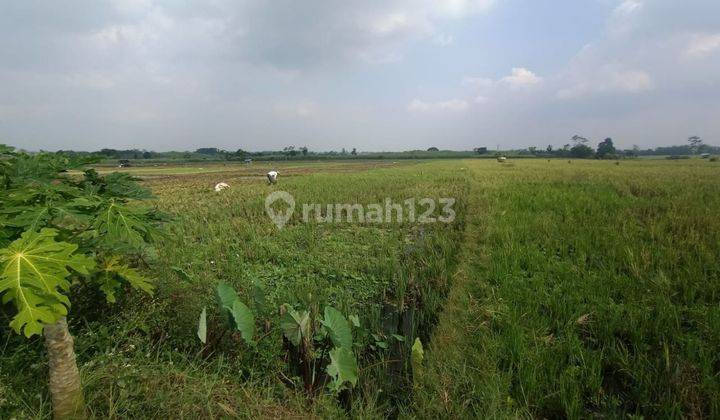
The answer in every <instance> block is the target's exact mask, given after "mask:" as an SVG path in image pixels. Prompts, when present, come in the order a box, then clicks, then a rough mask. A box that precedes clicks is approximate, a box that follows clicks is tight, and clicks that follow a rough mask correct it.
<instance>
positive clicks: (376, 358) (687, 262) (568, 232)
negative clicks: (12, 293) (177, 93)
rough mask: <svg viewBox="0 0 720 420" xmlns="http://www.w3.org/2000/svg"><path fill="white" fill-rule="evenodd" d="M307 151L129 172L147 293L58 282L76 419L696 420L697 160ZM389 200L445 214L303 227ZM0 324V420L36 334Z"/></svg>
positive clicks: (702, 325) (718, 243) (23, 400)
mask: <svg viewBox="0 0 720 420" xmlns="http://www.w3.org/2000/svg"><path fill="white" fill-rule="evenodd" d="M323 165H325V164H311V165H306V166H304V167H302V168H300V167H297V168H294V167H287V168H285V169H280V171H281V178H280V183H279V184H278V185H274V186H270V185H267V183H265V182H263V181H260V180H258V179H257V178H256V177H257V174H256V173H254V174H250V175H248V174H249V173H247V172H245V171H246V170H245V169H238V170H235V169H232V170H230V171H227V172H218V173H199V174H183V173H173V172H172V171H168V173H165V174H163V175H162V176H150V177H149V178H147V179H146V180H145V185H147V186H148V187H150V188H151V189H152V190H153V191H154V192H155V194H156V196H157V198H156V202H155V203H156V205H157V206H158V208H159V209H161V210H162V211H164V212H166V213H168V214H171V215H173V221H172V222H171V223H170V224H168V226H167V228H166V236H165V237H164V239H163V240H162V241H161V243H160V245H159V246H157V247H156V248H155V249H153V250H148V252H147V254H146V255H144V256H143V258H145V259H147V261H148V262H149V267H151V268H150V272H149V273H147V274H149V275H151V276H152V277H154V278H155V279H156V280H155V285H156V291H155V294H154V296H152V297H146V296H137V295H132V297H131V298H129V299H127V300H126V299H125V298H124V297H119V301H118V302H117V303H116V304H115V305H106V304H98V303H97V302H98V301H100V300H98V299H96V298H95V297H94V296H93V292H92V291H89V290H88V291H85V290H78V291H77V292H78V293H73V296H74V298H73V299H74V300H73V301H72V304H73V307H72V311H71V314H72V318H71V319H70V323H71V331H72V332H73V333H74V334H75V336H76V342H75V343H76V350H77V353H78V360H79V365H80V369H81V374H82V379H83V383H84V389H85V393H86V397H87V400H88V405H89V407H90V410H91V414H93V415H94V416H97V417H123V418H126V417H132V418H145V417H161V418H165V417H172V418H183V417H207V418H217V417H250V418H258V417H261V418H269V417H272V418H278V417H322V418H336V417H346V416H350V417H368V418H384V417H394V416H400V417H421V418H427V417H438V418H448V417H453V418H468V417H513V418H516V417H548V418H550V417H552V418H555V417H569V418H580V417H588V416H594V415H597V416H607V417H618V416H623V417H624V416H628V415H629V416H647V417H663V416H674V417H681V416H685V417H717V416H718V413H719V412H720V411H719V410H720V408H719V407H718V405H717V404H718V403H717V402H718V401H720V381H719V380H718V366H720V359H719V356H718V352H717V349H718V348H720V335H719V333H718V332H719V331H720V323H719V322H720V312H719V311H720V310H719V309H718V308H720V306H719V305H718V302H719V299H720V277H719V276H720V223H719V222H718V220H719V219H718V210H717V209H718V208H719V205H720V181H719V180H720V177H719V176H718V175H720V173H719V172H720V167H718V166H717V165H716V164H714V163H712V162H703V161H700V160H687V161H683V162H678V161H660V160H654V161H650V160H647V161H644V160H639V161H623V162H621V164H619V165H616V164H614V163H613V162H606V161H572V162H571V163H568V162H567V161H564V160H563V161H559V160H553V161H549V162H548V161H545V160H537V159H528V160H517V161H509V162H508V163H503V164H500V163H497V162H495V161H482V160H468V161H445V162H441V161H437V162H431V163H417V162H413V163H411V164H407V165H397V166H396V165H388V166H383V165H380V166H377V165H375V164H374V163H372V164H371V163H366V164H360V163H359V162H358V164H357V166H343V165H344V164H336V163H328V164H327V166H323ZM301 166H302V165H301ZM181 172H182V171H181ZM283 174H289V175H290V176H283ZM218 181H229V183H230V184H231V188H230V189H228V190H224V191H222V192H221V193H215V192H214V191H213V190H212V187H213V185H214V184H215V183H216V182H218ZM278 190H284V191H287V192H288V193H290V194H292V196H293V197H294V200H295V202H296V211H295V213H294V214H293V216H292V217H291V218H290V219H289V220H288V221H287V224H286V225H285V226H284V228H283V229H278V227H277V226H276V225H275V224H273V223H272V221H271V220H270V219H269V218H268V217H267V215H266V214H265V198H266V196H267V195H268V194H269V193H270V192H273V191H278ZM411 197H415V198H421V197H429V198H436V199H437V198H441V197H454V198H456V200H457V201H456V203H455V207H454V209H455V211H456V213H457V215H456V216H457V217H456V219H455V221H454V222H453V223H451V224H443V223H429V224H419V223H412V222H408V221H407V220H405V221H404V222H403V223H357V222H356V221H354V222H347V221H340V222H334V223H321V222H317V221H315V220H314V219H311V220H309V222H307V223H306V222H305V221H303V220H302V213H303V212H302V204H303V203H320V204H331V203H357V204H362V205H369V204H373V203H383V202H384V200H385V199H386V198H390V199H391V200H393V201H394V202H397V203H403V202H404V200H405V199H407V198H411ZM416 204H417V202H416ZM417 207H418V208H416V210H417V211H418V212H419V211H421V210H422V209H421V208H419V207H421V206H417ZM281 210H282V208H279V209H278V211H281ZM221 284H222V285H223V286H221V287H220V291H221V293H220V295H221V296H220V297H221V299H218V286H219V285H221ZM76 287H77V286H76ZM231 289H232V290H231ZM231 295H235V296H231ZM123 296H124V295H123ZM228 296H229V297H228ZM228 299H229V300H228ZM219 300H222V301H228V302H229V301H232V304H230V305H229V306H230V307H231V309H232V311H230V312H228V310H227V309H224V308H223V307H221V304H220V303H219ZM235 301H239V302H241V304H235ZM226 306H227V305H226ZM201 313H202V314H204V316H202V317H201ZM228 315H230V316H231V318H230V317H229V316H228ZM200 318H203V319H204V320H205V322H204V323H202V322H200V321H199V319H200ZM249 319H250V320H251V321H248V320H249ZM7 323H8V322H7V320H6V322H4V323H1V324H0V328H1V329H2V332H3V337H5V338H4V342H3V343H2V347H0V350H1V351H2V353H0V417H18V418H24V417H37V418H46V417H48V416H49V415H50V405H49V400H48V394H47V389H46V384H45V380H44V378H46V370H47V366H46V365H45V364H43V363H39V362H38V361H39V360H44V358H43V357H42V353H43V351H44V350H43V347H42V343H41V341H40V340H38V339H33V340H22V339H20V338H19V337H17V336H16V335H15V334H11V333H9V332H8V331H7V327H6V325H7ZM200 325H204V328H199V326H200ZM343 325H345V326H347V327H348V328H344V327H343ZM348 331H349V332H350V333H349V334H348V333H347V332H348ZM199 337H202V338H204V341H205V343H203V342H201V340H200V339H199ZM288 337H290V338H288ZM293 337H294V338H293ZM416 338H417V339H418V340H417V341H415V339H416ZM418 343H419V344H418ZM423 348H424V352H423V351H420V350H421V349H423ZM343 349H344V350H343ZM413 349H414V350H413ZM346 350H347V351H346ZM423 353H424V357H423V356H421V355H422V354H423ZM353 362H354V363H355V364H356V366H353V365H354V363H353Z"/></svg>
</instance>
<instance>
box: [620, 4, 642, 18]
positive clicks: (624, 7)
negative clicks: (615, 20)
mask: <svg viewBox="0 0 720 420" xmlns="http://www.w3.org/2000/svg"><path fill="white" fill-rule="evenodd" d="M642 7H643V2H642V1H640V0H625V1H623V2H622V3H620V4H619V5H618V6H617V7H616V8H615V10H614V12H613V13H614V14H615V16H616V17H619V16H629V15H632V14H633V13H636V12H638V11H639V10H640V9H641V8H642Z"/></svg>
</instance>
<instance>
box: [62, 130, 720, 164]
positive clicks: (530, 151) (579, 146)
mask: <svg viewBox="0 0 720 420" xmlns="http://www.w3.org/2000/svg"><path fill="white" fill-rule="evenodd" d="M688 141H689V142H690V143H689V144H687V145H679V146H665V147H656V148H654V149H640V148H639V147H637V146H635V147H633V148H632V149H625V150H623V149H616V148H615V146H614V144H613V140H612V139H611V138H606V139H605V140H603V141H601V142H600V143H598V145H597V147H592V146H591V145H590V141H589V140H588V139H586V138H584V137H582V136H577V135H576V136H573V137H572V139H571V143H568V144H565V145H564V146H563V147H560V148H554V147H553V146H551V145H550V146H547V147H545V148H538V147H528V148H527V149H514V150H497V151H493V150H488V148H487V147H477V148H475V149H474V150H467V151H455V150H439V149H438V148H436V147H431V148H429V149H427V150H410V151H404V152H359V151H357V149H352V150H350V151H348V150H346V149H342V150H340V151H325V152H316V151H311V150H308V148H307V147H299V148H296V147H295V146H288V147H285V148H284V149H283V150H273V151H261V152H250V151H245V150H243V149H238V150H235V151H228V150H223V149H219V148H215V147H204V148H200V149H197V150H195V151H192V152H190V151H187V152H177V151H171V152H154V151H149V150H139V149H131V150H117V149H101V150H99V151H97V152H76V151H71V150H64V151H62V150H61V151H58V153H64V154H67V155H70V156H75V157H81V158H87V159H93V160H95V161H100V162H106V163H109V162H112V163H117V162H120V163H130V162H131V161H135V162H137V161H142V160H148V161H154V162H173V161H175V162H177V161H185V162H201V161H248V160H256V161H281V160H337V159H378V160H380V159H389V160H399V159H452V158H470V157H480V158H483V157H486V158H492V157H495V156H500V155H503V156H508V157H571V158H579V159H620V158H633V157H638V156H662V155H666V156H686V155H695V154H703V153H709V154H720V147H717V146H710V145H706V144H703V143H702V140H700V139H699V138H698V137H691V138H690V139H688Z"/></svg>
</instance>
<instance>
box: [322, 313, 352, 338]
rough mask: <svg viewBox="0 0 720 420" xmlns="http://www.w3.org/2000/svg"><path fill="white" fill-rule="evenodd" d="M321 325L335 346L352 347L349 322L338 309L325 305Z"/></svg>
mask: <svg viewBox="0 0 720 420" xmlns="http://www.w3.org/2000/svg"><path fill="white" fill-rule="evenodd" d="M322 324H323V326H325V328H326V329H327V331H328V333H329V335H330V339H331V340H332V342H333V344H334V345H335V347H342V348H346V349H352V331H351V330H350V324H349V323H348V321H347V319H345V317H344V316H343V314H342V313H340V311H338V310H337V309H335V308H333V307H332V306H326V307H325V318H324V319H323V320H322Z"/></svg>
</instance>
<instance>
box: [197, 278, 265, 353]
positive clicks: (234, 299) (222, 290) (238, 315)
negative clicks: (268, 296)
mask: <svg viewBox="0 0 720 420" xmlns="http://www.w3.org/2000/svg"><path fill="white" fill-rule="evenodd" d="M257 289H258V288H257V287H256V291H255V294H256V298H255V309H256V310H258V311H260V310H262V306H261V305H262V302H263V301H264V295H261V291H257ZM216 292H217V298H218V302H219V304H220V310H221V311H222V313H223V317H224V320H225V322H224V323H225V328H223V329H221V332H220V333H219V334H216V335H215V339H214V340H213V341H214V342H213V343H211V344H210V345H208V347H212V346H213V344H215V343H216V342H218V341H220V340H221V339H222V338H223V336H224V335H225V333H226V332H227V331H228V330H230V331H238V332H239V333H240V336H241V337H242V339H243V340H244V341H245V343H247V344H248V345H249V346H251V347H252V346H255V344H256V341H255V314H254V313H253V311H252V310H251V309H250V308H249V307H248V306H247V305H246V304H245V303H243V302H242V300H240V298H239V297H238V294H237V292H236V291H235V289H233V288H232V286H230V285H228V284H227V283H224V282H220V283H218V285H217V288H216ZM260 296H262V300H261V297H260ZM207 330H208V327H207V310H206V308H203V310H202V312H201V313H200V319H199V320H198V330H197V336H198V338H199V339H200V341H201V342H202V343H203V344H208V343H207Z"/></svg>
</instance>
